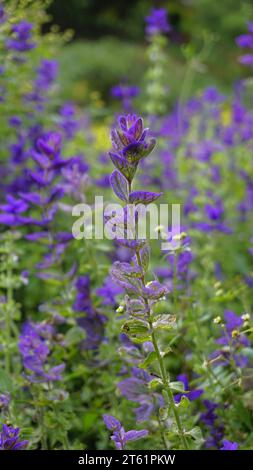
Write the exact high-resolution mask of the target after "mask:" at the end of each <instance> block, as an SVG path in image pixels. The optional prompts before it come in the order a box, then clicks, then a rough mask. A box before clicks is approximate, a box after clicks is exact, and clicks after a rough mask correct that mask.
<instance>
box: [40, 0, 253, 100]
mask: <svg viewBox="0 0 253 470" xmlns="http://www.w3.org/2000/svg"><path fill="white" fill-rule="evenodd" d="M151 6H156V7H160V6H162V7H166V8H167V10H168V14H169V19H170V23H171V25H172V32H171V33H169V34H168V46H167V50H166V54H167V56H168V61H167V67H168V86H169V88H170V93H169V95H168V100H170V101H171V102H173V100H174V99H175V97H178V96H179V94H180V86H181V84H182V80H183V78H184V75H185V73H186V71H187V67H188V66H189V61H192V63H193V62H194V61H195V63H194V66H195V75H194V79H193V81H192V83H191V88H192V89H191V90H190V91H191V92H196V91H198V90H199V89H202V88H203V87H204V86H206V85H210V84H215V85H217V86H218V87H219V88H220V89H221V90H222V91H229V90H231V85H232V84H233V83H234V82H235V81H236V80H237V79H238V78H240V77H242V76H247V74H248V71H247V69H246V70H245V69H244V68H243V67H242V66H240V65H239V64H238V60H237V59H238V55H239V53H240V51H238V49H237V47H236V45H235V37H236V36H237V35H239V34H241V33H243V32H244V31H245V30H246V23H247V21H249V20H253V2H252V0H245V1H244V0H241V1H240V0H221V1H217V0H216V1H215V0H174V1H173V0H168V1H165V0H164V1H154V0H153V1H149V0H127V1H125V0H71V1H70V0H53V1H52V3H51V5H50V7H49V8H48V13H49V15H50V17H51V20H50V21H51V24H57V25H59V27H60V29H61V30H62V31H65V30H66V29H71V30H72V31H73V38H72V40H71V42H70V43H69V44H67V45H66V46H65V47H64V48H63V50H62V52H61V54H60V57H59V61H60V66H61V74H60V77H61V78H60V79H61V81H62V85H63V86H62V87H61V89H62V93H63V95H64V96H63V98H64V99H72V100H75V101H76V102H78V103H80V104H86V103H90V102H92V101H95V102H96V104H97V106H98V107H99V106H101V107H102V106H103V104H104V103H106V104H107V105H108V104H109V105H110V104H111V103H112V101H111V97H110V88H111V86H113V85H115V84H117V83H119V82H120V81H121V80H125V79H127V81H128V83H129V84H136V85H139V86H142V84H143V82H144V80H145V71H146V69H147V56H146V52H145V51H146V45H147V42H146V39H145V21H144V18H145V16H146V15H147V14H148V12H149V9H150V7H151Z"/></svg>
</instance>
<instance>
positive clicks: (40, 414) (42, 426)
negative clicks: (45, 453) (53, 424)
mask: <svg viewBox="0 0 253 470" xmlns="http://www.w3.org/2000/svg"><path fill="white" fill-rule="evenodd" d="M38 420H39V426H40V432H41V449H42V450H47V438H46V435H45V423H44V408H43V407H42V406H40V407H39V408H38Z"/></svg>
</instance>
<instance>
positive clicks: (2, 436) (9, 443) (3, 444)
mask: <svg viewBox="0 0 253 470" xmlns="http://www.w3.org/2000/svg"><path fill="white" fill-rule="evenodd" d="M19 433H20V429H19V428H13V427H12V426H8V425H7V424H3V427H2V431H1V432H0V450H23V449H25V448H26V447H27V446H28V441H20V437H19Z"/></svg>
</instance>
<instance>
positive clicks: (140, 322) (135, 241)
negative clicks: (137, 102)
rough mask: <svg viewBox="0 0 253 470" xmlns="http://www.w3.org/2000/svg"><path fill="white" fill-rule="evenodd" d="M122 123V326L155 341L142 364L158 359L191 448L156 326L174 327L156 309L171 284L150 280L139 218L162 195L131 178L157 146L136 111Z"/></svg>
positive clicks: (116, 271) (118, 181)
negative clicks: (135, 185)
mask: <svg viewBox="0 0 253 470" xmlns="http://www.w3.org/2000/svg"><path fill="white" fill-rule="evenodd" d="M119 126H120V128H119V129H113V130H112V134H111V138H112V144H113V147H114V149H115V151H116V153H110V157H111V160H112V162H113V164H114V165H115V167H116V170H114V172H113V173H112V175H111V180H110V181H111V186H112V189H113V190H114V192H115V194H116V195H117V196H118V197H119V199H121V200H123V201H124V202H125V203H126V205H125V207H124V215H123V220H122V218H121V217H120V216H119V218H118V220H117V222H116V225H117V228H119V227H121V228H122V227H123V229H121V231H120V230H119V232H118V233H117V236H116V238H117V241H118V243H119V244H122V245H124V246H127V247H128V248H130V249H131V250H132V253H133V257H132V260H131V262H130V263H121V262H116V263H114V265H113V267H112V270H111V275H112V277H113V278H114V280H115V281H116V282H117V283H118V284H119V285H120V286H121V287H123V288H124V290H125V292H126V294H127V296H126V302H125V305H126V308H125V311H126V313H127V314H128V316H129V319H128V320H127V321H126V323H125V324H124V325H123V331H124V333H126V334H127V335H128V336H129V338H130V339H131V340H132V341H133V342H135V343H139V344H140V343H146V342H151V344H152V348H151V349H152V351H151V352H150V353H149V355H148V357H147V358H146V359H145V361H144V363H142V364H140V365H139V366H140V367H142V368H148V366H150V364H152V363H153V362H157V363H158V365H159V370H160V378H159V379H158V380H157V381H156V384H158V386H160V387H161V388H162V390H163V396H164V399H165V400H166V406H167V407H168V409H169V410H172V412H173V415H174V419H175V423H176V426H177V430H178V435H179V436H180V438H181V442H182V446H183V448H184V449H187V448H188V443H187V439H186V437H185V433H184V429H183V426H182V423H181V419H180V415H179V412H178V408H177V406H176V404H175V401H174V397H173V391H172V389H171V386H170V379H169V376H168V374H167V371H166V366H165V364H164V359H163V353H162V352H161V350H160V348H159V344H158V338H157V331H158V330H163V329H164V330H168V329H170V328H171V327H172V323H173V321H174V318H171V316H170V315H156V314H155V312H154V306H155V304H156V303H157V302H159V301H160V300H162V299H163V298H164V296H165V294H166V293H167V289H166V287H165V286H163V285H162V284H160V283H159V282H158V281H156V280H155V281H151V282H147V281H146V275H147V271H148V265H149V246H148V243H147V242H146V240H143V239H139V238H138V234H137V233H136V221H137V220H138V215H139V213H138V209H139V208H140V206H142V208H143V206H144V207H145V206H146V205H147V204H149V203H151V202H153V201H155V200H156V199H157V198H158V197H160V196H161V193H154V192H150V191H133V190H132V182H133V178H134V175H135V173H136V170H137V167H138V164H139V162H140V160H141V159H142V158H145V157H146V156H148V155H149V154H150V153H151V151H152V150H153V148H154V146H155V140H154V139H149V138H148V129H144V126H143V120H142V119H141V118H138V117H137V116H135V115H128V116H122V117H120V118H119ZM114 222H115V220H114ZM129 225H130V227H131V229H130V230H129ZM129 235H130V238H129ZM121 237H122V238H121Z"/></svg>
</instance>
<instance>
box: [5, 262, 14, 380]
mask: <svg viewBox="0 0 253 470" xmlns="http://www.w3.org/2000/svg"><path fill="white" fill-rule="evenodd" d="M11 274H12V273H11V269H10V268H8V269H7V282H8V286H7V305H6V309H5V342H6V344H5V368H6V372H7V373H8V374H10V373H11V354H10V343H11V313H12V308H13V305H12V304H13V291H12V287H11Z"/></svg>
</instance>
